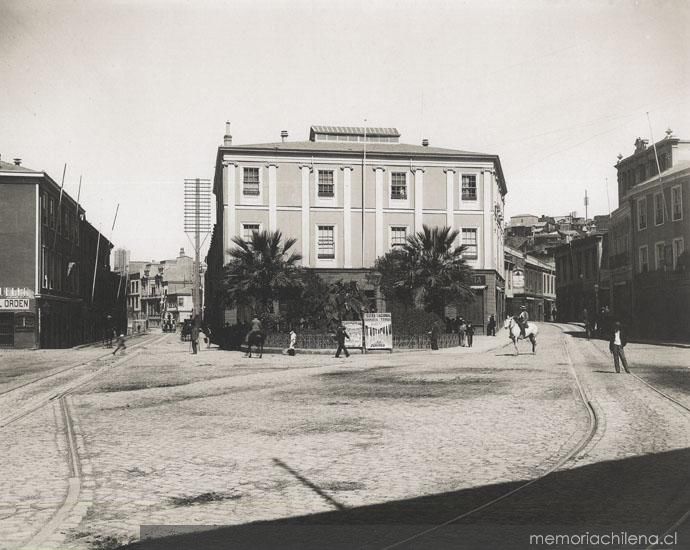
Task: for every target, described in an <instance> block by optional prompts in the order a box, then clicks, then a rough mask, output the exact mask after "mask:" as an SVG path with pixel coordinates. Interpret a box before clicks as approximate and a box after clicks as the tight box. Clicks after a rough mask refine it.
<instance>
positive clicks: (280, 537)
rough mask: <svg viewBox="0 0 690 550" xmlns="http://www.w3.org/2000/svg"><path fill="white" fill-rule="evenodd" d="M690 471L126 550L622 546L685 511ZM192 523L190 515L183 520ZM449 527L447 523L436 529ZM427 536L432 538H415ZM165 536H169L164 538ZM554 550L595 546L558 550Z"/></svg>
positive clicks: (662, 464)
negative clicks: (572, 538)
mask: <svg viewBox="0 0 690 550" xmlns="http://www.w3.org/2000/svg"><path fill="white" fill-rule="evenodd" d="M689 463H690V449H682V450H677V451H669V452H664V453H658V454H653V455H644V456H638V457H632V458H626V459H621V460H615V461H607V462H600V463H597V464H593V465H587V466H581V467H578V468H574V469H571V470H566V471H559V472H555V473H553V474H550V475H549V476H546V477H545V478H543V479H540V480H538V481H536V482H535V483H533V484H531V485H530V486H528V487H526V488H524V489H523V490H521V491H519V492H518V493H516V494H514V495H512V496H510V497H508V498H505V499H504V500H501V501H499V502H497V503H495V504H494V505H492V506H490V507H487V508H486V509H484V510H480V511H477V512H476V513H473V514H471V515H469V516H468V517H466V518H462V519H459V520H457V521H452V520H453V519H454V518H457V517H458V516H461V515H462V514H464V513H466V512H468V511H470V510H473V509H475V508H477V507H479V506H482V505H483V504H485V503H487V502H490V501H492V500H493V499H496V498H498V497H500V496H502V495H505V494H506V493H508V492H509V491H512V490H514V489H516V488H517V487H519V486H520V485H522V484H524V483H525V482H524V481H520V482H511V483H500V484H495V485H486V486H482V487H475V488H471V489H464V490H459V491H452V492H447V493H440V494H436V495H430V496H423V497H417V498H410V499H407V500H397V501H391V502H385V503H382V504H375V505H370V506H362V507H357V508H346V509H343V510H334V511H331V512H325V513H319V514H313V515H307V516H299V517H290V518H282V519H278V520H274V521H266V522H257V523H250V524H244V525H236V526H227V527H210V528H207V529H209V530H207V531H204V532H196V533H189V532H187V534H177V535H174V536H167V537H164V538H151V539H147V540H142V541H140V542H138V543H135V544H131V545H129V546H126V548H129V549H131V550H135V549H136V550H143V549H146V550H158V549H160V550H163V549H165V550H169V549H188V548H189V549H209V550H211V549H221V548H222V549H247V550H249V549H251V550H257V549H273V548H276V549H314V550H316V549H318V550H322V549H350V548H363V549H374V548H379V549H383V548H388V547H394V548H408V549H410V548H415V549H445V548H453V549H467V550H469V549H472V550H475V549H496V550H502V549H523V548H524V549H527V548H539V547H542V548H543V547H548V545H545V544H544V543H543V542H542V543H541V545H539V544H537V543H535V542H534V541H532V543H531V542H530V536H531V535H540V534H541V535H547V534H552V535H563V534H576V535H579V536H581V537H582V536H584V535H585V533H589V535H588V536H589V537H592V536H593V535H595V534H597V535H599V536H600V535H602V534H609V535H610V534H618V536H621V535H620V533H621V532H623V531H626V532H627V533H630V534H640V535H646V536H650V535H655V534H658V535H661V534H663V533H664V532H665V531H666V530H667V529H668V528H669V527H670V526H671V525H673V524H674V523H675V522H676V521H677V520H678V519H679V518H680V517H681V516H682V515H683V514H684V513H686V512H687V511H688V509H689V508H690V468H688V464H689ZM432 467H433V465H430V469H431V468H432ZM195 512H198V513H200V512H201V510H196V511H195ZM198 513H194V512H192V511H191V510H190V515H192V514H193V515H198ZM446 522H450V523H449V524H448V525H445V526H443V527H435V526H439V525H441V524H444V523H446ZM427 530H430V531H429V532H427V533H425V534H423V535H421V536H417V535H419V534H420V533H422V532H424V531H427ZM689 531H690V529H688V526H687V522H686V525H683V526H681V527H680V528H679V529H678V533H677V545H676V546H675V548H688V547H690V532H689ZM164 532H166V531H165V530H164V529H163V528H162V527H161V526H143V527H142V539H144V538H145V537H147V536H161V535H162V534H163V533H164ZM170 532H171V531H170V529H169V528H168V530H167V533H170ZM178 532H179V531H178ZM407 539H409V540H407ZM587 540H593V539H591V538H590V539H587ZM580 542H586V540H585V539H580ZM619 546H620V545H619ZM551 547H554V546H551ZM558 547H562V548H565V547H567V548H597V547H598V548H601V547H602V546H597V545H591V544H570V545H565V544H562V545H560V546H558ZM609 547H611V546H609ZM613 547H617V546H615V545H613ZM631 547H634V548H644V547H646V545H645V544H642V545H640V544H638V545H634V546H631ZM666 547H670V546H668V545H667V546H666Z"/></svg>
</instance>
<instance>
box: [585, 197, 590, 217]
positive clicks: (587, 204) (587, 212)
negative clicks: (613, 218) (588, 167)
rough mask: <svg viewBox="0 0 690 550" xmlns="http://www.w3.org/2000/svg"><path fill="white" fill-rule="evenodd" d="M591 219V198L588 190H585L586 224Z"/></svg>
mask: <svg viewBox="0 0 690 550" xmlns="http://www.w3.org/2000/svg"><path fill="white" fill-rule="evenodd" d="M588 219H589V197H588V196H587V189H585V223H587V220H588Z"/></svg>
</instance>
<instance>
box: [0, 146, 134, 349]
mask: <svg viewBox="0 0 690 550" xmlns="http://www.w3.org/2000/svg"><path fill="white" fill-rule="evenodd" d="M0 197H2V200H0V254H1V255H2V258H3V261H2V262H0V346H2V347H11V348H12V347H13V348H39V347H40V348H60V347H70V346H74V345H77V344H81V343H84V342H89V341H93V340H95V339H97V338H100V337H102V335H103V334H104V332H105V330H106V328H108V327H112V328H118V326H119V323H122V322H124V300H123V301H122V302H121V303H118V302H117V300H116V296H115V294H114V288H115V284H116V283H115V281H116V277H115V276H114V275H113V273H112V272H111V271H110V251H111V249H112V245H111V243H110V242H109V241H108V240H107V239H106V238H105V237H103V236H102V235H101V234H100V232H98V231H97V230H96V229H95V228H94V227H93V226H92V225H91V224H90V223H89V222H88V221H86V214H85V212H84V209H83V208H81V207H80V206H79V205H78V204H77V203H76V201H75V200H74V199H72V197H70V196H69V195H68V194H67V193H64V192H61V190H60V186H59V185H58V184H57V183H55V181H53V179H52V178H51V177H50V176H49V175H48V174H46V173H45V172H39V171H35V170H30V169H28V168H25V167H24V166H21V162H20V161H19V159H16V160H15V163H14V164H11V163H7V162H2V161H0Z"/></svg>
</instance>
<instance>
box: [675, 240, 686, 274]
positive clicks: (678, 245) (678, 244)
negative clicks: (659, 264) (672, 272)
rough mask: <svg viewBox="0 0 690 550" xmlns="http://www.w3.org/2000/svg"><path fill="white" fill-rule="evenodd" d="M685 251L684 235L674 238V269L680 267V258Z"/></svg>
mask: <svg viewBox="0 0 690 550" xmlns="http://www.w3.org/2000/svg"><path fill="white" fill-rule="evenodd" d="M684 251H685V242H684V241H683V237H680V238H678V239H673V269H678V258H680V255H681V254H682V253H683V252H684Z"/></svg>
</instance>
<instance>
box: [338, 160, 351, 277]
mask: <svg viewBox="0 0 690 550" xmlns="http://www.w3.org/2000/svg"><path fill="white" fill-rule="evenodd" d="M340 169H341V170H342V171H343V262H344V267H345V268H346V269H348V268H351V267H352V238H351V237H350V236H351V235H352V166H342V167H341V168H340Z"/></svg>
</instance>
